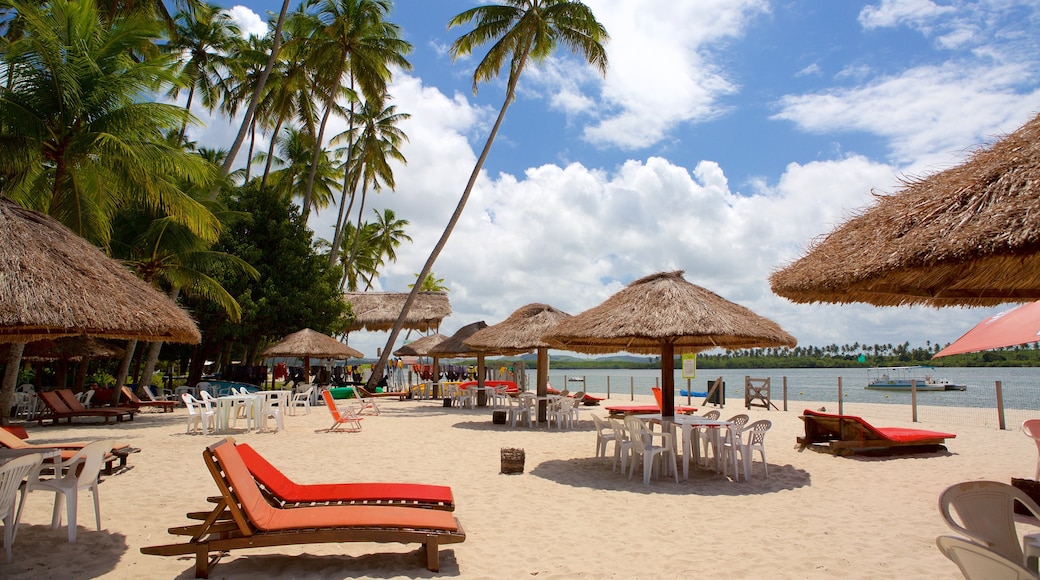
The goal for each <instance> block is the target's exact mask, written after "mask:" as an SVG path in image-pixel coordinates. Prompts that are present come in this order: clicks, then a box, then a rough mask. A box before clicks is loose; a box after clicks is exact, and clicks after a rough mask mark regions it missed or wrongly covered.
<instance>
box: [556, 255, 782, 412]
mask: <svg viewBox="0 0 1040 580" xmlns="http://www.w3.org/2000/svg"><path fill="white" fill-rule="evenodd" d="M682 274H683V273H682V271H676V272H662V273H659V274H653V275H650V276H646V277H644V278H640V279H639V280H636V281H635V282H632V283H631V284H629V285H628V286H626V287H625V288H624V289H622V290H621V291H620V292H618V293H617V294H614V295H613V296H611V297H610V298H608V299H607V300H606V301H605V302H603V304H600V305H599V306H596V307H594V308H591V309H589V310H586V311H585V312H582V313H581V314H578V315H576V316H574V317H573V318H569V319H567V320H563V321H561V322H560V323H559V324H557V325H556V327H555V328H553V329H552V330H551V331H549V333H548V334H546V335H545V337H544V338H545V340H546V341H547V342H548V343H549V344H550V345H552V346H553V347H554V348H562V349H565V350H572V351H577V352H584V353H606V352H617V351H627V352H634V353H644V354H659V355H661V394H662V407H661V413H662V415H663V416H665V417H672V416H674V414H675V401H674V393H675V371H674V368H673V364H674V356H675V354H676V353H685V352H699V351H702V350H707V349H710V348H716V347H720V348H728V349H736V348H751V347H765V346H795V344H797V341H796V340H795V338H794V337H793V336H791V335H790V334H788V333H786V332H784V330H783V329H782V328H780V326H779V325H777V324H776V323H775V322H773V321H772V320H769V319H768V318H763V317H761V316H759V315H757V314H755V313H754V312H752V311H751V310H749V309H747V308H745V307H743V306H740V305H739V304H734V303H733V302H730V301H729V300H726V299H725V298H722V297H721V296H719V295H718V294H715V293H714V292H711V291H709V290H705V289H704V288H701V287H700V286H695V285H693V284H690V283H689V282H687V281H686V280H685V279H683V276H682Z"/></svg>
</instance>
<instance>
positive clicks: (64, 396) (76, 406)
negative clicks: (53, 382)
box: [55, 389, 137, 421]
mask: <svg viewBox="0 0 1040 580" xmlns="http://www.w3.org/2000/svg"><path fill="white" fill-rule="evenodd" d="M55 392H56V393H58V396H59V397H61V400H62V402H63V403H65V405H66V406H67V407H68V408H69V409H71V410H72V411H73V412H75V413H82V412H83V411H93V410H94V409H88V408H86V407H84V406H83V403H80V402H79V399H77V398H76V394H75V393H73V392H72V389H58V390H57V391H55ZM96 408H97V409H101V410H103V411H119V412H120V413H122V414H123V415H127V416H129V417H130V420H131V421H133V420H134V413H136V412H137V409H134V408H130V407H116V406H112V407H96Z"/></svg>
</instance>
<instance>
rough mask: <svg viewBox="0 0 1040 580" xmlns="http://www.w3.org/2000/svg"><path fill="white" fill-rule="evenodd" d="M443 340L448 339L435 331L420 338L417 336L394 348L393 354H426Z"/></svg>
mask: <svg viewBox="0 0 1040 580" xmlns="http://www.w3.org/2000/svg"><path fill="white" fill-rule="evenodd" d="M445 340H448V337H447V336H444V335H443V334H441V333H439V332H435V333H433V334H429V335H426V336H424V337H422V338H417V339H415V340H413V341H412V342H409V343H408V344H406V345H404V346H402V347H401V348H399V349H397V350H395V351H394V356H426V355H428V354H429V353H430V349H432V348H434V347H436V346H437V345H438V344H440V343H442V342H444V341H445Z"/></svg>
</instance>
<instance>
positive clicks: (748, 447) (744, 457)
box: [722, 419, 773, 481]
mask: <svg viewBox="0 0 1040 580" xmlns="http://www.w3.org/2000/svg"><path fill="white" fill-rule="evenodd" d="M772 426H773V422H772V421H770V420H768V419H762V420H759V421H755V422H754V423H751V424H750V425H748V426H746V427H744V429H743V430H742V431H741V432H740V433H737V434H735V435H734V437H733V440H732V441H726V442H723V444H722V448H723V453H722V461H723V467H722V470H723V472H725V471H726V468H727V465H726V462H727V461H730V460H734V461H738V462H739V466H740V467H741V468H742V469H743V470H744V480H745V481H750V480H751V469H752V467H753V463H754V457H753V454H754V452H755V450H756V449H757V450H758V453H759V455H760V456H761V457H762V467H763V469H765V474H766V478H767V479H768V478H769V465H767V464H766V448H765V439H766V431H769V429H770V428H771V427H772ZM734 445H735V446H736V448H735V449H733V446H734ZM739 479H740V477H739V475H738V477H737V480H739Z"/></svg>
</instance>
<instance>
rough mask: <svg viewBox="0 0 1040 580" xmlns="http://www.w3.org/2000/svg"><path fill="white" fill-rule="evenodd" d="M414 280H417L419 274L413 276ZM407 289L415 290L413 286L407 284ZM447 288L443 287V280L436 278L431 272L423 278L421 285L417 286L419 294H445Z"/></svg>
mask: <svg viewBox="0 0 1040 580" xmlns="http://www.w3.org/2000/svg"><path fill="white" fill-rule="evenodd" d="M415 279H416V280H418V279H419V274H416V275H415ZM408 287H409V288H415V284H409V285H408ZM447 291H448V287H447V286H445V285H444V278H438V277H437V276H435V275H434V273H433V272H430V273H429V274H427V275H426V277H425V278H423V281H422V284H420V285H419V292H447Z"/></svg>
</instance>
